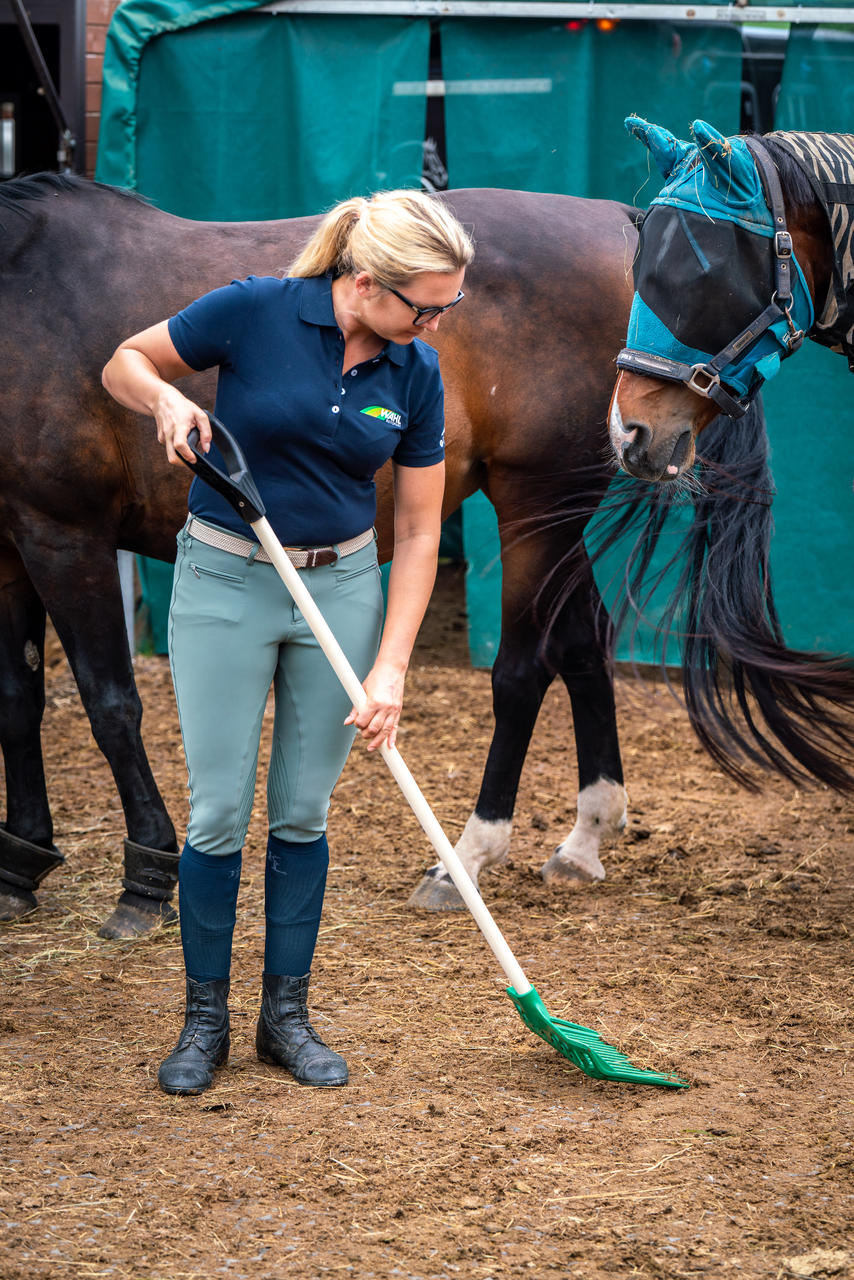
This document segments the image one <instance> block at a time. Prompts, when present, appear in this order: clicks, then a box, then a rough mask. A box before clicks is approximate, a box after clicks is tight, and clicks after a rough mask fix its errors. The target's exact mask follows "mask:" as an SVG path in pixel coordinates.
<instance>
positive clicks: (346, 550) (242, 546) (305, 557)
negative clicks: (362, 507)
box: [187, 517, 374, 569]
mask: <svg viewBox="0 0 854 1280" xmlns="http://www.w3.org/2000/svg"><path fill="white" fill-rule="evenodd" d="M187 532H188V533H189V535H190V537H191V538H195V539H196V541H197V542H204V543H206V544H207V546H209V547H217V548H218V549H219V550H220V551H228V552H229V553H230V554H231V555H233V556H241V557H242V559H244V560H249V559H250V558H251V559H252V560H259V561H260V562H261V563H262V564H272V563H273V562H272V560H271V559H270V557H269V556H268V555H267V552H266V551H265V550H264V548H263V547H261V546H259V545H258V543H257V542H250V541H249V539H248V538H240V537H238V535H237V534H236V533H227V532H226V531H225V530H224V529H214V528H212V527H211V525H209V524H204V523H203V522H202V521H201V520H197V519H196V518H195V517H192V518H191V519H190V520H189V521H188V523H187ZM373 540H374V531H373V529H366V530H365V532H364V533H359V534H357V535H356V537H355V538H349V539H348V540H347V541H346V542H339V543H338V544H337V546H334V547H282V550H283V551H284V553H285V555H286V556H287V557H288V559H289V560H290V562H291V564H292V565H293V566H294V568H295V569H315V568H317V567H318V566H319V565H324V564H334V563H335V561H336V560H340V559H342V558H343V557H344V556H351V555H352V554H353V552H354V551H361V550H362V547H366V546H367V545H368V543H370V542H373ZM253 552H254V555H253Z"/></svg>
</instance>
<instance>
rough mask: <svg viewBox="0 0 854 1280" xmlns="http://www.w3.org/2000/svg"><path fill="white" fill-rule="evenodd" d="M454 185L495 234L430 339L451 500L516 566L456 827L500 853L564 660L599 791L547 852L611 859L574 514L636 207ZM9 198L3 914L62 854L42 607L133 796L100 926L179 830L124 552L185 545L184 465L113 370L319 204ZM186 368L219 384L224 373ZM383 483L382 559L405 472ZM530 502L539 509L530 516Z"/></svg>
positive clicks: (587, 875)
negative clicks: (544, 586) (562, 583)
mask: <svg viewBox="0 0 854 1280" xmlns="http://www.w3.org/2000/svg"><path fill="white" fill-rule="evenodd" d="M451 199H452V202H453V205H454V208H455V209H456V211H457V213H458V215H459V216H460V217H461V218H462V220H463V221H464V222H465V223H466V224H468V225H470V226H472V227H473V229H474V233H475V236H476V239H477V242H478V252H477V262H476V265H475V266H474V267H473V269H472V270H471V272H470V274H469V277H468V283H467V285H466V292H467V294H468V296H467V298H466V303H465V306H464V307H462V308H460V309H459V311H458V312H457V313H455V315H454V316H453V318H452V319H451V320H450V321H449V322H447V323H446V324H445V325H444V326H443V327H442V332H441V335H439V337H438V338H437V345H438V346H439V348H440V351H441V358H442V372H443V376H444V379H445V383H446V388H447V417H448V423H447V448H448V481H447V489H446V495H445V513H446V514H447V513H448V512H450V511H452V510H454V508H455V507H457V506H459V504H460V503H461V502H462V500H463V499H464V498H465V497H466V496H467V495H469V494H471V493H473V492H474V491H475V490H476V489H478V488H482V489H483V490H484V491H485V492H486V493H487V494H488V496H489V498H490V499H491V501H492V502H493V503H494V505H495V508H496V510H497V512H498V516H499V525H500V529H501V538H502V558H503V575H504V587H503V619H504V621H503V629H502V638H501V646H500V651H499V654H498V658H497V661H496V663H495V669H494V672H493V682H494V690H495V720H496V725H495V737H494V739H493V743H492V747H491V750H490V753H489V759H488V762H487V766H486V773H485V776H484V781H483V787H482V790H481V794H480V798H479V800H478V805H477V809H476V813H475V815H474V816H473V817H472V819H471V820H470V822H469V824H468V826H467V828H466V831H465V834H464V835H463V837H462V840H461V844H460V852H461V855H462V856H463V857H464V859H465V861H466V863H467V866H468V867H469V869H470V870H471V872H472V874H474V875H475V876H476V875H477V873H478V871H479V870H480V868H481V867H482V866H483V865H488V864H489V863H491V862H494V861H496V860H498V859H500V858H501V857H502V856H503V855H504V854H505V853H506V850H507V847H508V844H509V839H510V825H511V817H512V813H513V806H514V801H515V795H516V789H517V784H518V781H519V775H520V771H521V767H522V763H523V761H524V758H525V753H526V750H527V745H528V742H529V739H530V734H531V732H532V730H533V726H534V722H535V720H536V717H537V712H538V709H539V706H540V703H541V700H542V698H543V695H544V693H545V691H546V689H547V688H548V686H549V684H550V682H551V680H552V679H553V678H554V676H555V675H556V674H558V675H560V676H561V677H562V678H563V680H564V681H565V683H566V686H567V688H568V690H569V694H570V698H571V701H572V711H573V723H574V728H575V736H576V741H577V745H578V758H579V785H580V791H581V795H580V800H579V819H578V823H577V825H576V828H575V830H574V831H573V832H572V833H571V834H570V836H569V837H568V838H567V839H566V840H565V841H564V843H563V844H562V845H561V846H560V848H559V849H558V850H557V852H556V853H555V854H554V855H553V856H552V857H551V858H550V859H549V861H548V863H547V865H546V869H545V875H546V878H547V879H554V878H561V877H562V878H569V879H577V880H582V881H583V880H590V879H596V878H601V877H602V875H604V871H603V869H602V866H601V863H600V860H599V856H598V853H599V848H600V846H601V844H602V843H603V841H604V842H607V841H610V840H613V839H614V837H615V836H616V834H617V832H618V831H619V829H620V828H621V826H622V825H623V824H624V822H625V792H624V790H623V786H622V770H621V765H620V755H619V746H618V741H617V730H616V720H615V713H614V700H613V693H612V689H611V680H610V676H609V672H608V668H607V662H606V658H605V655H604V651H603V645H602V643H601V640H600V637H599V634H598V630H597V628H598V626H599V623H598V622H597V620H596V610H597V606H598V597H597V595H596V591H595V588H594V586H593V582H592V577H591V575H590V571H589V565H587V563H586V561H585V560H584V559H583V550H582V549H581V543H580V536H581V531H582V527H583V523H584V519H585V516H586V514H588V513H589V512H590V510H591V509H592V508H593V507H594V506H595V504H596V502H597V501H598V499H599V497H600V496H601V494H602V493H603V492H604V490H605V487H606V485H607V483H608V478H609V471H610V467H609V465H606V464H605V462H604V451H605V445H606V442H607V436H606V433H605V418H606V411H607V404H608V395H609V390H610V383H611V379H612V372H613V368H612V363H611V359H612V353H613V352H615V351H616V350H617V349H618V348H619V345H620V342H621V339H622V335H623V333H624V330H625V323H626V315H627V311H628V306H629V301H630V294H629V288H628V285H627V282H626V274H625V269H624V262H625V261H626V260H627V255H628V260H630V258H631V253H632V250H633V245H634V229H633V225H632V219H631V212H630V211H629V210H627V209H626V208H624V207H622V206H620V205H617V204H606V203H594V202H590V201H583V200H572V199H569V198H563V197H557V196H547V195H526V194H521V193H514V192H507V191H468V192H462V191H461V192H456V193H454V194H453V195H452V196H451ZM0 217H2V223H0V263H2V283H0V450H2V457H3V466H2V472H0V476H2V479H0V507H2V523H0V528H2V535H0V538H2V542H0V588H2V589H0V601H2V615H0V745H2V749H3V753H4V757H5V766H6V786H7V814H6V823H5V829H4V830H0V889H2V891H3V895H4V896H3V906H4V907H5V914H6V915H7V917H8V916H14V915H16V914H19V913H20V912H22V911H25V910H28V909H31V908H32V906H33V905H34V898H33V890H34V888H35V887H36V885H37V883H38V882H39V880H40V878H41V876H42V875H43V874H45V873H46V871H48V870H49V869H50V868H51V867H52V866H54V865H56V863H57V861H58V858H59V855H58V854H57V853H56V852H54V846H53V835H54V833H53V825H52V821H51V815H50V808H49V804H48V798H47V793H46V788H45V779H44V772H43V766H42V755H41V746H40V720H41V716H42V711H43V706H44V687H43V673H42V650H43V636H44V626H45V608H46V609H47V610H48V612H49V614H50V617H51V619H52V620H53V623H54V626H55V627H56V630H57V633H58V634H59V637H60V639H61V641H62V643H63V645H64V647H65V650H66V653H67V655H68V658H69V661H70V663H71V666H72V669H73V671H74V674H75V677H76V679H77V683H78V686H79V689H80V693H81V697H82V700H83V703H84V706H85V708H86V711H87V714H88V716H89V719H90V721H91V725H92V730H93V733H94V736H95V738H96V741H97V742H98V745H99V746H100V748H101V750H102V751H103V753H104V755H105V756H106V758H107V760H108V761H109V764H110V766H111V768H112V771H113V774H114V776H115V780H116V785H117V787H118V790H119V794H120V797H121V801H122V805H123V807H124V811H125V815H126V820H127V830H128V841H127V842H126V845H125V879H124V893H123V895H122V899H121V902H120V905H119V909H118V911H117V912H116V913H115V915H114V916H113V918H112V919H111V921H110V922H108V923H107V925H106V926H105V932H106V934H107V936H124V935H128V934H131V933H134V932H139V931H142V930H144V929H145V928H146V927H150V925H151V924H152V923H154V922H156V921H157V920H158V919H160V918H161V917H162V916H163V915H164V914H167V913H168V911H169V908H168V905H167V904H168V899H169V896H170V894H171V890H172V886H173V884H174V875H175V863H176V852H175V851H176V842H175V832H174V830H173V826H172V823H171V821H170V819H169V816H168V814H167V812H166V810H165V808H164V805H163V802H162V800H161V798H160V795H159V793H158V791H157V787H156V786H155V783H154V780H153V777H152V774H151V771H150V768H149V765H148V761H147V759H146V756H145V752H144V750H143V747H142V742H141V739H140V732H139V726H140V717H141V707H140V703H139V699H138V696H137V693H136V690H135V687H134V680H133V671H132V666H131V662H130V656H129V654H128V652H127V644H126V640H125V632H124V623H123V616H122V604H121V598H120V591H119V583H118V578H117V572H116V555H115V553H116V548H126V549H127V550H129V551H133V552H139V553H142V554H144V555H148V556H155V557H158V558H161V559H164V560H171V559H173V558H174V544H175V534H176V531H177V530H178V528H179V527H180V525H181V524H182V522H183V519H184V513H185V507H186V488H187V482H188V478H189V477H188V474H187V473H186V471H185V470H184V469H183V468H175V467H170V466H168V465H167V464H166V463H165V460H164V456H163V452H162V449H161V448H160V446H158V445H157V443H156V441H155V438H154V433H153V429H152V424H151V423H150V422H147V421H146V420H144V419H142V418H140V417H138V416H136V415H134V414H132V413H129V412H127V411H125V410H123V409H121V408H119V407H118V406H117V405H116V404H114V403H113V402H112V401H111V400H110V398H109V397H108V396H107V394H106V393H105V392H104V391H103V390H102V388H101V383H100V370H101V368H102V366H103V364H104V362H105V361H106V360H107V358H108V357H109V355H110V354H111V352H112V350H113V349H114V347H115V346H116V344H117V343H118V342H119V341H121V340H122V339H123V338H124V337H126V336H127V335H128V334H129V333H132V332H134V331H136V330H138V329H141V328H143V327H144V326H146V325H148V324H151V323H152V322H154V321H157V320H159V319H161V318H163V317H165V316H168V315H170V314H172V313H173V312H175V311H176V310H178V309H179V308H180V307H182V306H184V305H185V304H186V303H187V302H188V301H190V300H191V299H192V298H194V297H196V296H197V295H199V294H200V293H202V292H204V291H205V290H207V289H210V288H212V287H214V286H217V285H219V284H222V283H224V282H227V281H228V280H229V279H231V278H233V277H242V276H245V275H248V274H250V273H257V274H276V273H281V272H282V270H283V268H284V267H285V266H286V264H287V263H288V262H289V261H290V260H291V259H292V258H293V257H294V256H295V251H296V249H297V247H298V246H299V245H300V244H301V243H302V242H303V241H304V240H305V239H306V238H307V236H308V234H309V232H310V229H311V226H312V221H311V220H309V219H297V220H293V221H286V222H263V223H253V224H205V223H194V222H188V221H184V220H182V219H180V218H175V217H171V216H169V215H167V214H164V213H161V212H159V211H157V210H155V209H153V208H151V207H150V206H149V205H147V204H145V203H144V202H142V201H140V200H138V199H135V198H132V197H128V196H127V195H126V194H122V193H119V192H117V191H115V190H112V189H109V188H105V187H101V186H97V185H95V184H91V183H86V182H83V181H80V180H67V179H58V178H55V177H54V178H51V177H48V176H42V177H41V178H39V179H23V180H20V181H14V182H7V183H4V184H2V185H0ZM189 393H190V394H191V395H193V396H194V398H196V399H197V400H199V402H200V403H203V404H212V403H213V383H212V381H211V380H208V381H207V382H205V381H204V380H203V379H201V380H199V382H198V383H197V385H195V386H193V387H192V389H191V390H190V392H189ZM379 488H380V502H379V517H378V530H379V535H380V547H381V555H382V556H383V558H387V557H388V555H389V553H390V542H389V536H390V527H391V521H390V515H391V507H390V504H391V496H390V486H389V484H388V477H387V476H384V477H382V478H381V480H380V484H379ZM532 513H536V514H538V515H539V517H540V518H539V519H538V521H536V522H535V523H533V524H531V523H530V522H527V523H526V524H525V528H524V534H519V535H518V536H517V534H516V533H514V530H515V529H518V527H520V521H527V518H528V517H529V516H530V515H531V514H532ZM546 514H547V515H548V517H549V518H548V519H546V520H543V519H542V517H543V516H544V515H546ZM562 559H568V561H569V563H570V564H571V565H573V566H575V567H576V568H577V569H578V571H579V574H580V577H581V578H582V579H583V585H582V587H581V588H580V589H579V590H577V591H576V592H575V593H574V595H573V599H572V601H571V602H570V604H569V606H568V607H566V608H564V609H562V610H560V611H559V614H558V616H557V617H556V618H555V620H554V625H553V626H552V628H551V631H550V634H549V637H548V643H547V644H545V645H543V643H542V641H543V632H542V623H541V622H540V621H538V618H537V616H535V612H534V609H533V600H534V597H535V595H536V593H537V590H538V584H541V583H542V581H543V579H544V578H545V576H546V574H547V573H548V571H549V570H550V569H551V568H552V567H553V566H554V565H555V564H556V563H557V562H558V561H560V560H562ZM540 603H541V604H542V603H543V601H541V602H540ZM545 604H546V605H547V604H548V600H546V601H545ZM417 901H418V902H420V903H421V904H422V905H425V906H428V907H436V906H443V905H456V899H455V891H453V888H452V886H451V885H450V882H449V881H446V880H445V879H444V878H443V877H442V876H441V875H438V874H436V873H430V874H428V875H427V876H426V877H425V880H424V882H423V884H422V885H421V886H420V888H419V890H418V892H417Z"/></svg>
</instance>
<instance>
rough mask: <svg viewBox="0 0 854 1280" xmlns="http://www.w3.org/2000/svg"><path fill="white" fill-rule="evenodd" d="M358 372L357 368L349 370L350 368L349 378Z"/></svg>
mask: <svg viewBox="0 0 854 1280" xmlns="http://www.w3.org/2000/svg"><path fill="white" fill-rule="evenodd" d="M358 372H359V371H358V369H351V370H350V377H351V378H355V376H356V374H357V373H358Z"/></svg>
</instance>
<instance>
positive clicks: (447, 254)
mask: <svg viewBox="0 0 854 1280" xmlns="http://www.w3.org/2000/svg"><path fill="white" fill-rule="evenodd" d="M473 257H474V242H473V241H472V238H471V236H470V235H469V234H468V232H467V231H466V230H465V228H464V227H463V226H462V224H461V223H459V222H458V221H457V219H456V218H455V217H454V215H453V213H452V212H451V210H450V209H449V208H448V206H447V205H445V204H443V203H442V201H441V200H437V199H436V198H435V197H434V196H429V195H426V194H425V193H424V192H421V191H378V192H376V194H375V195H372V196H371V197H370V198H369V199H365V198H364V197H362V196H355V197H354V198H353V199H352V200H343V201H342V202H341V203H340V204H337V205H336V206H335V207H334V208H333V209H331V210H330V211H329V213H327V214H326V216H325V217H324V219H323V221H322V222H321V224H320V226H319V227H318V228H317V230H316V231H315V233H314V235H313V236H312V237H311V239H310V240H309V242H308V244H307V245H306V246H305V248H304V249H303V251H302V253H301V254H300V255H299V257H298V258H297V259H296V260H295V261H294V262H292V263H291V265H290V267H289V268H288V272H287V274H288V275H289V276H322V275H326V274H327V273H328V272H331V273H332V274H333V275H334V276H342V275H356V274H357V273H358V272H359V271H367V272H369V273H370V275H371V276H372V277H373V279H374V280H375V281H376V282H377V284H379V285H382V286H384V287H386V288H388V287H389V286H391V287H392V288H397V287H399V286H401V285H404V284H406V282H407V281H408V280H410V279H411V278H412V276H416V275H419V274H420V273H421V272H425V271H440V272H451V271H459V270H460V269H461V268H464V267H467V266H468V264H469V263H470V262H471V260H472V258H473Z"/></svg>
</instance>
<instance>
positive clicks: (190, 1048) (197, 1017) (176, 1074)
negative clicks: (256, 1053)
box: [157, 978, 230, 1093]
mask: <svg viewBox="0 0 854 1280" xmlns="http://www.w3.org/2000/svg"><path fill="white" fill-rule="evenodd" d="M229 986H230V983H229V980H228V978H220V979H218V980H217V981H216V982H194V981H193V979H192V978H188V979H187V1013H186V1019H185V1022H184V1030H183V1031H182V1032H181V1034H180V1036H179V1037H178V1043H177V1044H176V1046H175V1048H174V1049H173V1050H172V1052H171V1053H170V1054H169V1057H168V1058H166V1059H165V1061H164V1062H163V1063H162V1065H161V1067H160V1070H159V1071H158V1073H157V1079H158V1082H159V1084H160V1088H161V1089H163V1090H164V1092H166V1093H204V1091H205V1089H207V1088H208V1087H209V1086H210V1085H211V1084H212V1083H213V1078H214V1072H215V1071H216V1069H217V1067H221V1066H222V1065H223V1063H224V1062H225V1061H226V1060H227V1058H228V1050H229V1035H228V990H229Z"/></svg>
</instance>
